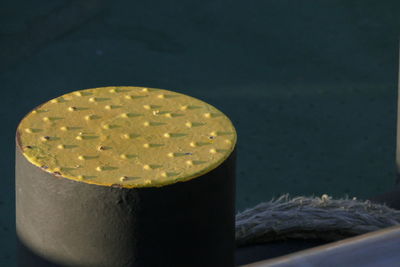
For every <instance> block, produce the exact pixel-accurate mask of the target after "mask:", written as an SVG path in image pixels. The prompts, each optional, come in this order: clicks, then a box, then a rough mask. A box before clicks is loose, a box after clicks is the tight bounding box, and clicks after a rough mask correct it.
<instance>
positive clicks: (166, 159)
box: [17, 86, 237, 188]
mask: <svg viewBox="0 0 400 267" xmlns="http://www.w3.org/2000/svg"><path fill="white" fill-rule="evenodd" d="M17 131H18V135H19V138H18V140H19V145H20V147H21V149H22V152H23V154H24V156H25V157H26V158H27V159H28V160H29V161H30V162H31V163H33V164H34V165H36V166H38V167H42V169H43V170H45V171H47V172H51V173H55V174H56V175H58V176H60V177H65V178H67V179H72V180H76V181H81V182H85V183H90V184H97V185H104V186H111V185H114V184H119V185H121V186H122V187H126V188H134V187H154V186H157V187H158V186H164V185H168V184H172V183H176V182H179V181H187V180H190V179H193V178H195V177H199V176H201V175H202V174H204V173H207V172H209V171H211V170H212V169H214V168H216V167H217V166H218V165H220V164H221V163H222V162H223V161H224V160H225V159H226V158H227V157H228V156H229V155H230V154H231V153H232V151H233V149H234V147H235V144H236V138H237V135H236V131H235V128H234V126H233V124H232V122H231V121H230V120H229V118H228V117H227V116H225V115H224V114H223V113H222V112H221V111H219V110H218V109H216V108H215V107H213V106H211V105H209V104H207V103H205V102H203V101H201V100H199V99H196V98H193V97H190V96H188V95H185V94H181V93H177V92H173V91H169V90H164V89H156V88H143V87H130V86H123V87H101V88H92V89H86V90H80V91H75V92H71V93H68V94H65V95H63V96H60V97H58V98H55V99H52V100H50V101H48V102H46V103H44V104H43V105H41V106H40V108H37V109H35V110H33V111H31V112H30V113H28V114H27V115H26V116H25V118H24V119H23V120H22V121H21V122H20V124H19V126H18V130H17Z"/></svg>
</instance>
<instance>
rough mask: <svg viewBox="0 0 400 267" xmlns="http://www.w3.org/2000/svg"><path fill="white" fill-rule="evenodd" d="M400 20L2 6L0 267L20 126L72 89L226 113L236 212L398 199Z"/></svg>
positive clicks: (370, 11) (336, 10) (211, 8)
mask: <svg viewBox="0 0 400 267" xmlns="http://www.w3.org/2000/svg"><path fill="white" fill-rule="evenodd" d="M399 14H400V2H399V1H394V0H393V1H390V0H386V1H372V0H330V1H317V0H309V1H294V0H262V1H261V0H260V1H223V0H214V1H211V0H203V1H178V0H172V1H128V0H114V1H110V0H79V1H78V0H75V1H74V0H69V1H67V0H41V1H25V0H2V1H1V2H0V98H1V100H2V102H3V104H1V105H0V108H1V109H0V116H1V117H0V118H1V128H2V130H1V139H0V141H1V143H0V146H1V150H0V151H1V155H2V157H1V161H0V171H1V176H0V177H1V180H0V182H1V186H0V247H1V251H0V266H12V264H13V262H14V261H15V255H14V248H13V246H14V231H15V230H14V229H15V218H14V216H15V213H14V209H15V204H14V149H15V143H14V136H15V129H16V127H17V125H18V122H19V120H20V119H22V117H23V116H24V115H25V114H26V113H27V112H29V111H30V110H31V109H32V108H33V107H35V106H37V105H39V104H41V103H43V102H45V101H47V100H49V99H51V98H54V97H57V96H59V95H61V94H64V93H67V92H70V91H74V90H78V89H85V88H91V87H100V86H110V85H133V86H147V87H156V88H163V89H169V90H173V91H177V92H180V93H184V94H188V95H191V96H194V97H197V98H199V99H201V100H203V101H206V102H208V103H210V104H212V105H214V106H216V107H217V108H219V109H220V110H221V111H223V112H224V113H225V114H226V115H228V116H229V117H230V118H231V120H232V121H233V123H234V125H235V126H236V129H237V132H238V145H237V149H238V162H237V201H236V206H237V210H238V211H242V210H244V209H245V208H249V207H252V206H254V205H255V204H257V203H259V202H262V201H266V200H270V199H271V198H273V197H277V196H280V195H281V194H284V193H290V194H291V195H292V196H297V195H306V196H311V195H321V194H324V193H326V194H328V195H331V196H333V197H345V196H349V197H357V198H361V199H362V198H366V197H370V196H373V195H376V194H379V193H382V192H384V191H386V190H388V189H390V188H391V187H392V186H393V185H394V181H395V145H396V139H395V138H396V105H397V72H398V34H399V32H398V29H399V27H400V15H399Z"/></svg>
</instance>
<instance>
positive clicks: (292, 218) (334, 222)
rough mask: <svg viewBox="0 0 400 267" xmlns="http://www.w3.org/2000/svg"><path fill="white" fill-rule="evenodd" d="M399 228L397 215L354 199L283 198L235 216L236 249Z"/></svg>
mask: <svg viewBox="0 0 400 267" xmlns="http://www.w3.org/2000/svg"><path fill="white" fill-rule="evenodd" d="M396 224H400V211H398V210H394V209H391V208H389V207H387V206H385V205H380V204H374V203H371V202H370V201H368V200H366V201H359V200H357V199H355V198H353V199H349V198H344V199H332V198H331V197H329V196H328V195H326V194H324V195H322V196H321V197H294V198H290V197H289V195H288V194H285V195H282V196H281V197H279V198H277V199H273V200H271V201H269V202H263V203H260V204H258V205H257V206H255V207H253V208H250V209H246V210H244V211H243V212H239V213H238V214H237V215H236V245H237V246H244V245H250V244H257V243H264V242H268V241H274V240H285V239H293V238H295V239H323V240H328V241H335V240H339V239H343V238H347V237H351V236H355V235H359V234H364V233H367V232H371V231H375V230H379V229H382V228H386V227H389V226H393V225H396Z"/></svg>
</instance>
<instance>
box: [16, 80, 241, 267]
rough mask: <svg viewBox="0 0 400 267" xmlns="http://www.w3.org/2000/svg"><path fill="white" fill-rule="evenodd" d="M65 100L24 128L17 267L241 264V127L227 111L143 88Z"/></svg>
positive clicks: (47, 107) (51, 103)
mask: <svg viewBox="0 0 400 267" xmlns="http://www.w3.org/2000/svg"><path fill="white" fill-rule="evenodd" d="M85 94H86V95H85ZM116 94H118V96H114V95H116ZM83 97H86V98H87V99H86V100H87V102H85V101H86V100H82V98H83ZM75 98H76V99H75ZM150 98H154V100H153V102H152V101H151V100H150ZM179 98H182V99H181V100H179ZM60 99H62V100H60ZM91 99H92V100H91ZM121 99H122V100H121ZM146 99H147V101H145V100H146ZM165 99H168V100H171V101H170V102H167V101H165ZM56 100H57V99H56ZM58 100H59V101H49V102H48V103H45V104H44V105H42V106H40V107H38V108H36V109H35V110H34V111H36V112H34V111H33V113H32V112H31V113H30V114H28V115H27V116H26V117H25V118H24V119H23V120H22V122H21V123H20V126H19V127H18V130H17V148H16V223H17V236H18V241H19V244H20V249H19V250H20V255H21V256H20V259H19V261H20V266H99V267H101V266H104V267H108V266H110V267H111V266H112V267H119V266H121V267H122V266H131V267H135V266H165V267H167V266H174V267H175V266H176V267H179V266H185V267H190V266H199V267H200V266H210V267H212V266H218V267H225V266H227V267H232V266H234V249H235V246H234V218H235V206H234V198H235V160H236V149H235V144H236V132H235V130H234V128H233V126H232V124H231V123H230V121H229V119H227V117H226V116H225V115H223V114H222V113H220V112H219V111H218V110H216V109H214V108H213V107H212V106H211V105H208V104H206V103H204V102H202V101H200V100H197V99H194V98H191V97H188V96H186V95H183V94H178V93H175V92H172V91H167V90H162V89H154V91H153V89H152V90H149V89H147V88H140V87H107V88H96V89H88V90H82V91H77V92H75V93H74V95H72V93H71V94H67V95H65V96H63V97H62V98H58ZM128 100H129V101H131V100H138V101H136V102H135V101H132V102H127V101H128ZM163 100H164V101H165V102H163ZM172 100H173V101H175V102H172ZM189 100H190V101H189ZM188 101H189V103H187V102H188ZM99 103H100V104H99ZM126 103H128V104H126ZM163 104H164V105H163ZM193 107H195V108H193ZM103 108H104V109H105V110H106V111H104V110H102V109H103ZM100 109H101V110H100ZM184 111H185V112H184ZM186 111H187V112H186ZM52 112H53V113H52ZM78 112H79V113H81V114H79V113H78ZM70 114H74V116H71V117H68V116H69V115H70ZM137 114H141V115H137ZM165 114H169V115H170V116H168V115H165ZM163 115H164V116H163ZM90 116H92V117H90ZM161 116H162V117H161ZM182 117H186V118H182ZM87 118H89V119H87ZM90 118H97V121H96V122H93V121H92V120H91V119H90ZM151 127H154V128H151ZM162 127H164V128H162ZM196 128H197V129H196Z"/></svg>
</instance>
